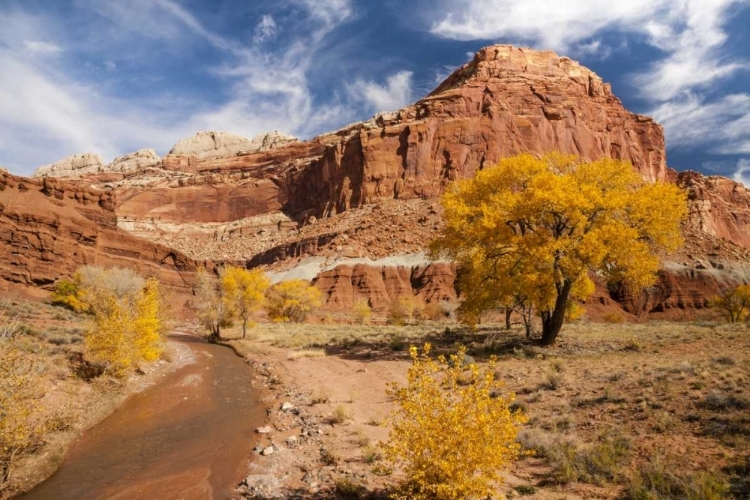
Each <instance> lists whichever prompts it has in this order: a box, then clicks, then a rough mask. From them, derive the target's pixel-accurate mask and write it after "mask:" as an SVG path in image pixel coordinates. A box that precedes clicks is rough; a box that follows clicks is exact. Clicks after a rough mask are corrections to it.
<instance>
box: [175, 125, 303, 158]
mask: <svg viewBox="0 0 750 500" xmlns="http://www.w3.org/2000/svg"><path fill="white" fill-rule="evenodd" d="M296 141H297V139H296V138H295V137H292V136H289V135H285V134H282V133H280V132H276V131H274V132H269V133H267V134H261V135H258V136H255V137H253V138H252V139H248V138H247V137H242V136H241V135H236V134H232V133H229V132H212V131H208V132H198V133H197V134H195V135H194V136H192V137H188V138H187V139H182V140H181V141H179V142H178V143H177V144H175V145H174V146H173V147H172V149H171V150H170V151H169V154H170V155H186V156H195V157H197V158H199V159H201V160H203V159H207V158H226V157H228V156H235V155H237V154H247V153H257V152H259V151H265V150H267V149H272V148H278V147H281V146H285V145H286V144H290V143H292V142H296Z"/></svg>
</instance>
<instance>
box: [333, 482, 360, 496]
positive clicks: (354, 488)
mask: <svg viewBox="0 0 750 500" xmlns="http://www.w3.org/2000/svg"><path fill="white" fill-rule="evenodd" d="M334 488H335V489H336V493H337V494H338V495H339V496H341V497H343V498H359V497H360V496H362V495H363V494H364V493H365V492H366V491H367V490H366V489H365V487H364V486H362V485H361V484H359V483H356V482H354V481H352V480H351V479H349V478H345V477H340V478H338V479H336V480H335V481H334Z"/></svg>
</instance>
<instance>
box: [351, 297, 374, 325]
mask: <svg viewBox="0 0 750 500" xmlns="http://www.w3.org/2000/svg"><path fill="white" fill-rule="evenodd" d="M352 312H353V313H354V321H356V322H357V324H359V325H367V324H369V323H370V319H371V318H372V308H371V307H370V301H369V300H367V299H359V300H358V301H357V302H355V303H354V307H353V308H352Z"/></svg>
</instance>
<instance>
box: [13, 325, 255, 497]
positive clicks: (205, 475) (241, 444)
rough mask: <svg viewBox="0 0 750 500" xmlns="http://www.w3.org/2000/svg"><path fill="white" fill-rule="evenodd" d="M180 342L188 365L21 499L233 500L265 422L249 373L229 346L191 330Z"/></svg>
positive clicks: (94, 430) (140, 397) (104, 425)
mask: <svg viewBox="0 0 750 500" xmlns="http://www.w3.org/2000/svg"><path fill="white" fill-rule="evenodd" d="M173 338H176V337H173ZM178 340H179V342H178V344H180V345H181V347H182V348H184V349H186V350H187V351H188V352H190V353H191V355H192V358H193V360H192V362H191V363H186V364H181V366H179V367H177V369H175V370H172V371H171V372H170V373H168V374H164V376H163V377H162V379H161V380H160V381H159V383H158V384H152V385H151V386H149V387H144V388H142V390H140V392H137V393H134V394H132V395H131V396H130V397H129V398H127V400H125V402H124V403H123V404H122V405H121V406H120V407H119V408H118V409H117V411H115V412H114V413H112V414H111V415H110V416H109V417H108V418H106V419H105V420H103V421H102V422H101V423H99V424H98V425H96V426H93V427H91V428H90V429H89V430H87V431H86V432H85V433H83V434H82V436H81V437H80V439H78V440H77V441H76V442H75V443H73V445H72V446H71V447H70V450H69V451H68V453H67V454H66V456H65V459H64V462H63V464H62V467H60V469H59V470H58V471H57V472H56V473H55V474H54V475H53V476H52V477H51V478H49V479H48V480H47V481H45V482H44V483H42V484H41V485H39V486H38V487H37V488H35V489H34V490H32V491H31V492H29V493H28V494H27V495H25V496H23V497H22V498H23V499H24V500H44V499H53V498H54V499H57V498H76V499H82V500H83V499H88V498H90V499H96V498H108V499H153V498H166V499H172V498H174V499H177V498H180V499H187V500H190V499H196V500H198V499H201V500H203V499H214V498H215V499H224V498H236V494H235V493H234V492H233V487H234V485H235V484H236V483H237V481H239V480H240V478H241V477H243V474H244V467H245V464H246V462H247V460H248V459H249V457H250V453H251V450H252V447H253V444H254V441H255V439H256V438H255V436H254V434H253V429H254V428H255V427H256V426H257V425H259V424H260V423H262V421H263V414H262V409H261V408H260V407H259V406H258V403H257V398H256V392H255V389H254V388H253V387H252V372H251V371H250V369H249V368H248V367H247V365H246V363H245V362H244V360H243V359H241V358H239V357H238V356H236V355H235V353H233V352H232V351H230V350H229V349H226V348H224V347H222V346H218V345H213V344H208V343H206V342H204V341H203V340H202V339H200V338H198V337H197V336H194V335H186V334H183V335H180V336H179V337H178Z"/></svg>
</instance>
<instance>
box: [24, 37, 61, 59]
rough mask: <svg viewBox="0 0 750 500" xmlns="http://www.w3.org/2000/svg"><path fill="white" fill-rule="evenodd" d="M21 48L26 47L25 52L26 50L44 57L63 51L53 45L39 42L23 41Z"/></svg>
mask: <svg viewBox="0 0 750 500" xmlns="http://www.w3.org/2000/svg"><path fill="white" fill-rule="evenodd" d="M23 46H24V47H26V50H28V51H29V52H34V53H37V54H44V55H49V54H59V53H60V52H62V51H63V49H62V48H60V47H58V46H57V45H55V44H54V43H49V42H40V41H38V40H24V41H23Z"/></svg>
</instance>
